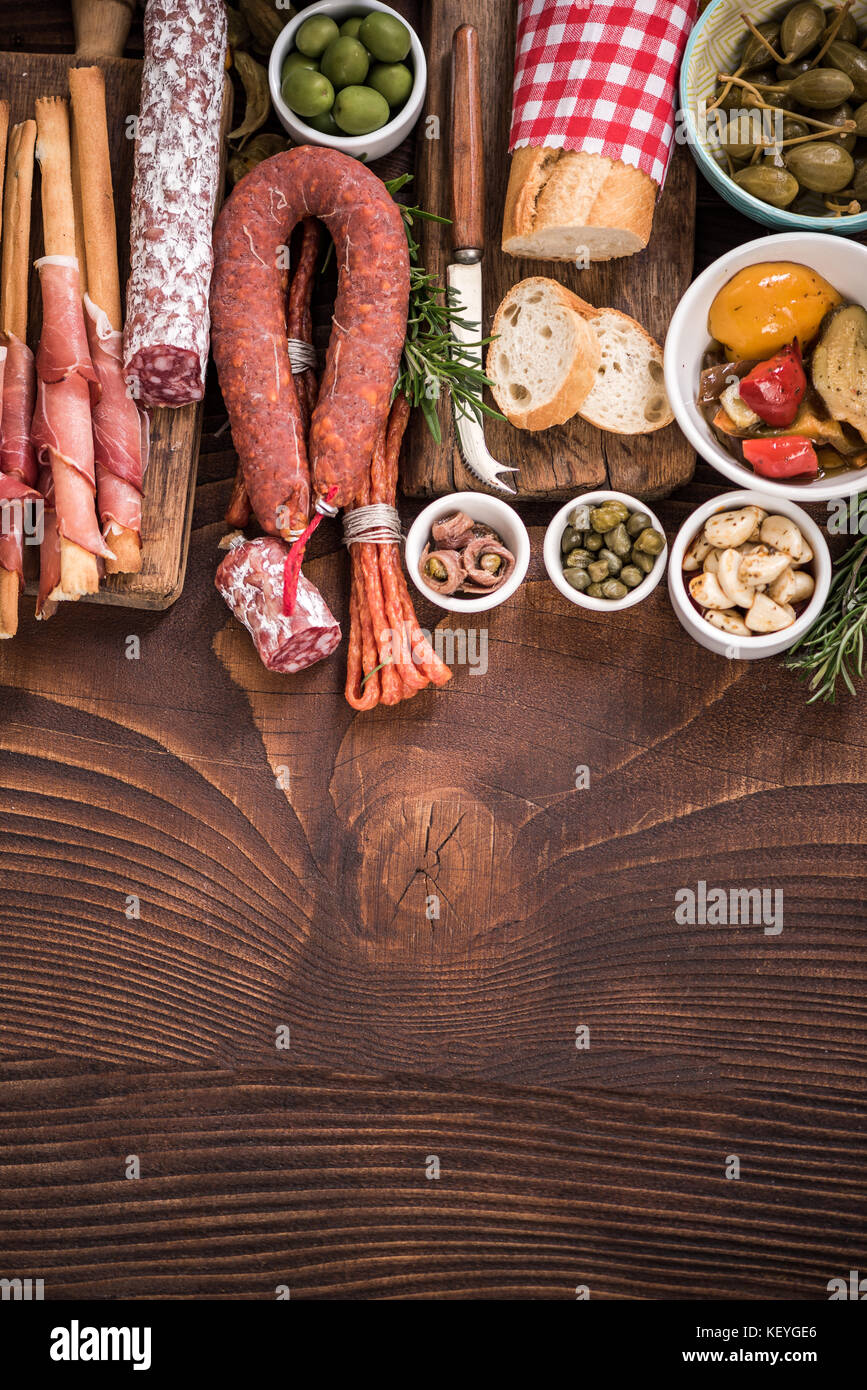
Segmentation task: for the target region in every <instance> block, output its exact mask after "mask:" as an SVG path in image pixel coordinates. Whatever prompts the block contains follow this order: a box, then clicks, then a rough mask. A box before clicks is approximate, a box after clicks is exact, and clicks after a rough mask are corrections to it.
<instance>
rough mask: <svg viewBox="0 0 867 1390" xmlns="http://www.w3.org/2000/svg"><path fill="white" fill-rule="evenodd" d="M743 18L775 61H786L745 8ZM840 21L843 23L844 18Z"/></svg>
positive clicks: (742, 12) (742, 13)
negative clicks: (757, 26)
mask: <svg viewBox="0 0 867 1390" xmlns="http://www.w3.org/2000/svg"><path fill="white" fill-rule="evenodd" d="M850 4H851V0H850ZM741 19H742V20H743V22H744V24H745V25H746V26H747V28H748V29H749V31H750V33H751V34H752V35H753V37H754V38H757V39H758V41H759V43H760V44H761V45H762V48H766V49H767V50H768V52H769V53H770V55H771V57H772V58H773V60H774V62H775V63H785V61H786V59H785V58H784V57H781V55H780V54H779V53H778V52H777V50H776V49H775V48H774V45H773V44H772V43H771V42H770V40H769V39H766V38H765V36H764V34H763V33H761V31H760V30H759V29H757V28H756V26H755V24H754V23H753V21H752V20H751V19H750V17H749V15H748V14H745V13H744V11H743V10H741ZM840 22H841V23H842V20H841V21H840Z"/></svg>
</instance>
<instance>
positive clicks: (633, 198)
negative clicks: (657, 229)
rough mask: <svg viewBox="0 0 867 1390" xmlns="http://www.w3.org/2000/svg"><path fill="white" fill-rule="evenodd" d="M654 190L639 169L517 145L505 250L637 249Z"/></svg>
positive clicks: (573, 253) (548, 255)
mask: <svg viewBox="0 0 867 1390" xmlns="http://www.w3.org/2000/svg"><path fill="white" fill-rule="evenodd" d="M656 193H657V187H656V184H655V183H654V182H653V179H651V178H650V177H649V176H648V175H647V174H645V173H644V171H643V170H642V169H635V168H633V167H632V165H630V164H624V163H623V162H622V160H619V159H609V158H607V156H605V155H600V154H585V153H584V152H583V151H582V150H559V149H552V148H551V147H545V146H543V147H539V146H525V147H524V148H522V149H519V150H515V152H514V154H513V155H512V163H511V168H510V171H509V186H508V188H507V190H506V206H505V212H504V214H503V239H502V245H503V250H504V251H505V252H507V254H508V255H510V256H535V257H537V258H539V259H541V260H544V261H571V262H572V264H573V265H576V264H577V265H579V266H580V265H582V264H584V263H586V262H587V261H609V260H611V259H612V258H613V257H615V256H632V255H634V254H635V252H636V251H643V250H644V247H645V246H646V245H647V243H648V240H649V239H650V231H651V227H652V225H653V209H654V206H655V204H656Z"/></svg>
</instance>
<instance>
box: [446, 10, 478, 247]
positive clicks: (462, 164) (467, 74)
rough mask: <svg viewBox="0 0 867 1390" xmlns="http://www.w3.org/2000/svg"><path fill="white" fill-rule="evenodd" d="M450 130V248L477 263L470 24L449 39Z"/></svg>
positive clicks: (474, 52)
mask: <svg viewBox="0 0 867 1390" xmlns="http://www.w3.org/2000/svg"><path fill="white" fill-rule="evenodd" d="M451 127H452V167H451V195H452V245H453V246H454V248H455V251H477V252H478V253H479V256H477V257H466V258H465V259H467V260H470V259H472V260H477V259H479V258H480V256H481V253H482V251H483V250H484V246H485V167H484V146H483V141H482V92H481V85H480V82H479V35H478V31H477V30H476V29H474V28H473V26H472V25H471V24H461V25H460V27H459V28H457V29H456V30H455V34H454V38H453V39H452V98H451ZM458 259H459V260H460V259H462V258H461V257H460V256H459V257H458Z"/></svg>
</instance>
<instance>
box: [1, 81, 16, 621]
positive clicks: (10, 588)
mask: <svg viewBox="0 0 867 1390" xmlns="http://www.w3.org/2000/svg"><path fill="white" fill-rule="evenodd" d="M8 134H9V103H8V101H0V231H2V216H3V211H2V210H3V180H4V177H5V174H6V141H7V137H8ZM4 353H5V348H4ZM17 631H18V575H17V574H15V573H14V572H13V571H12V570H7V569H3V568H0V639H2V638H4V637H14V636H15V634H16V632H17Z"/></svg>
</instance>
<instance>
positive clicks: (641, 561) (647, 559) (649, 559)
mask: <svg viewBox="0 0 867 1390" xmlns="http://www.w3.org/2000/svg"><path fill="white" fill-rule="evenodd" d="M632 563H633V565H635V566H636V567H637V568H638V569H640V570H643V572H644V573H645V574H650V571H651V570H652V569H653V566H654V565H655V564H656V556H655V555H645V554H644V553H643V551H641V550H636V549H635V547H634V546H633V549H632ZM621 577H622V571H621Z"/></svg>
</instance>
